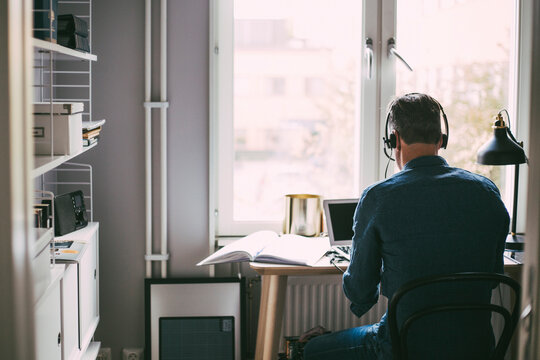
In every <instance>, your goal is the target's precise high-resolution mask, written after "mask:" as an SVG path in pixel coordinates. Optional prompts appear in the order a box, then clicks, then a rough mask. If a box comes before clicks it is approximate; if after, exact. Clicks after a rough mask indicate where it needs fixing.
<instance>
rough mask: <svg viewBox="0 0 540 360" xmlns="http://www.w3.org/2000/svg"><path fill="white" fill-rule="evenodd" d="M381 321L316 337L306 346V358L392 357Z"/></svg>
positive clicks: (374, 359)
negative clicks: (382, 331) (383, 337)
mask: <svg viewBox="0 0 540 360" xmlns="http://www.w3.org/2000/svg"><path fill="white" fill-rule="evenodd" d="M385 318H386V315H385V317H384V318H383V319H381V323H384V320H385ZM381 323H377V324H373V325H366V326H361V327H357V328H352V329H347V330H342V331H337V332H334V333H330V334H327V335H321V336H318V337H315V338H313V339H311V340H310V341H309V342H308V343H307V344H306V346H305V347H304V359H305V360H332V359H336V360H338V359H339V360H377V359H384V358H388V356H390V357H389V358H391V354H390V352H391V349H390V345H389V344H388V343H387V342H386V341H382V340H381V337H380V335H381V334H380V333H379V330H380V326H381ZM385 345H386V346H385ZM386 354H387V356H385V355H386Z"/></svg>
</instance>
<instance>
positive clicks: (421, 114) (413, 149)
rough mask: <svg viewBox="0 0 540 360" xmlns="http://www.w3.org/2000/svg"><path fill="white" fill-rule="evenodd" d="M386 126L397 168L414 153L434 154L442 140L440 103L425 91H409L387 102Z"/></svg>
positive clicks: (414, 154) (412, 157)
mask: <svg viewBox="0 0 540 360" xmlns="http://www.w3.org/2000/svg"><path fill="white" fill-rule="evenodd" d="M388 127H389V128H390V129H391V131H392V133H393V134H394V135H395V137H396V161H397V164H398V167H399V168H400V169H401V168H402V166H403V165H405V164H406V163H407V162H408V161H410V160H412V159H414V158H415V157H419V156H425V155H436V154H437V153H438V150H439V148H440V147H441V145H442V142H443V141H442V132H441V106H440V104H439V102H438V101H437V100H435V99H434V98H432V97H431V96H429V95H425V94H419V93H411V94H407V95H403V96H401V97H398V98H396V99H394V100H393V101H392V102H391V103H390V104H389V105H388ZM447 131H448V130H447Z"/></svg>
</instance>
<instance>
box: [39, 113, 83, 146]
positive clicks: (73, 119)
mask: <svg viewBox="0 0 540 360" xmlns="http://www.w3.org/2000/svg"><path fill="white" fill-rule="evenodd" d="M53 123H54V129H53V131H51V115H48V114H44V115H34V132H33V134H34V145H35V149H34V153H35V154H36V155H50V154H51V132H53V133H54V135H53V141H52V147H53V154H54V155H76V154H78V153H80V152H81V151H82V114H81V113H79V114H72V115H53Z"/></svg>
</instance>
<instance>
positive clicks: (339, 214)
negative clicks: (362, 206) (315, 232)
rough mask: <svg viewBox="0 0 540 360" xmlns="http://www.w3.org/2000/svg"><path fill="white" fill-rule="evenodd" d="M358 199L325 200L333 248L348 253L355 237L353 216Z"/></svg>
mask: <svg viewBox="0 0 540 360" xmlns="http://www.w3.org/2000/svg"><path fill="white" fill-rule="evenodd" d="M357 204H358V199H328V200H323V209H324V215H325V217H326V227H327V229H328V239H329V240H330V246H331V247H332V250H335V251H337V252H338V253H340V254H345V255H347V258H348V255H349V254H350V252H351V246H352V238H353V217H354V211H355V210H356V205H357Z"/></svg>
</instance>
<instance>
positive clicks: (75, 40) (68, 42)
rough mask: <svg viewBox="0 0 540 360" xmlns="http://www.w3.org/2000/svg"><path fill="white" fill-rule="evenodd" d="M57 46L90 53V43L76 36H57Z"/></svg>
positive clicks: (64, 34)
mask: <svg viewBox="0 0 540 360" xmlns="http://www.w3.org/2000/svg"><path fill="white" fill-rule="evenodd" d="M58 44H60V45H62V46H65V47H68V48H70V49H75V50H81V51H86V52H90V43H89V41H88V38H85V37H82V36H80V35H77V34H66V33H60V34H58Z"/></svg>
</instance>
